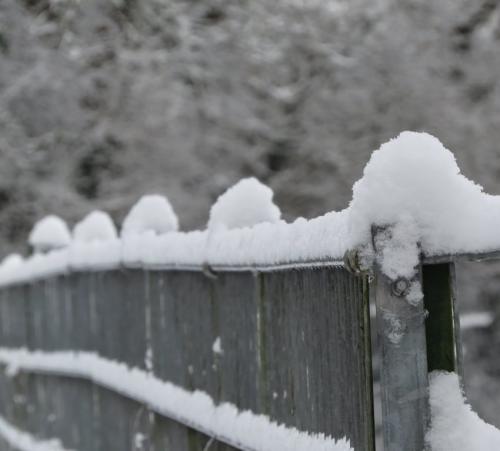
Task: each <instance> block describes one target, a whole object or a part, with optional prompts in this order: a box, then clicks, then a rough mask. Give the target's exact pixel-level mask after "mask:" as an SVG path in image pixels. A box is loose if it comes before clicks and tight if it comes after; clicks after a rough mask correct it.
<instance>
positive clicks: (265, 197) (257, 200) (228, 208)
mask: <svg viewBox="0 0 500 451" xmlns="http://www.w3.org/2000/svg"><path fill="white" fill-rule="evenodd" d="M273 195H274V193H273V191H272V189H271V188H269V187H268V186H266V185H264V184H262V183H261V182H259V181H258V180H257V179H256V178H255V177H250V178H246V179H242V180H240V181H239V182H238V183H236V185H233V186H232V187H231V188H229V189H228V190H227V191H226V192H225V193H223V194H222V195H220V196H219V198H218V199H217V201H216V202H215V204H214V205H213V206H212V208H211V210H210V219H209V220H208V228H209V229H210V230H215V229H219V228H226V229H238V228H243V227H252V226H254V225H256V224H260V223H262V222H270V223H276V222H279V221H280V218H281V211H280V209H279V208H278V207H277V206H276V205H275V204H274V203H273Z"/></svg>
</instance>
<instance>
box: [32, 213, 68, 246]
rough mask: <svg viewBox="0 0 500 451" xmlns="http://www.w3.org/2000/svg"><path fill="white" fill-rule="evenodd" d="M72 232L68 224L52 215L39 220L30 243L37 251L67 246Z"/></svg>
mask: <svg viewBox="0 0 500 451" xmlns="http://www.w3.org/2000/svg"><path fill="white" fill-rule="evenodd" d="M70 241H71V233H70V231H69V229H68V226H67V224H66V223H65V222H64V221H63V220H62V219H61V218H59V217H57V216H54V215H50V216H46V217H45V218H43V219H41V220H40V221H38V222H37V223H36V224H35V226H34V227H33V229H32V231H31V233H30V236H29V240H28V242H29V244H30V245H31V246H32V247H33V249H34V250H35V252H48V251H51V250H53V249H59V248H62V247H65V246H67V245H68V244H69V243H70Z"/></svg>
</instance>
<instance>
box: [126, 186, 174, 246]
mask: <svg viewBox="0 0 500 451" xmlns="http://www.w3.org/2000/svg"><path fill="white" fill-rule="evenodd" d="M178 229H179V221H178V219H177V216H176V214H175V212H174V210H173V208H172V206H171V205H170V202H169V201H168V199H167V198H166V197H164V196H160V195H157V194H150V195H147V196H143V197H141V199H139V201H138V202H137V203H136V204H135V205H134V206H133V207H132V208H131V209H130V212H129V213H128V215H127V216H126V218H125V219H124V221H123V225H122V231H121V235H122V236H123V237H127V236H131V235H140V234H142V233H145V232H153V233H154V234H156V235H161V234H163V233H167V232H175V231H177V230H178Z"/></svg>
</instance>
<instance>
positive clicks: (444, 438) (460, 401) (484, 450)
mask: <svg viewBox="0 0 500 451" xmlns="http://www.w3.org/2000/svg"><path fill="white" fill-rule="evenodd" d="M429 400H430V407H431V428H430V430H429V432H428V434H427V441H428V443H429V445H430V448H431V449H432V451H498V450H499V449H500V430H498V429H496V428H495V427H493V426H491V425H490V424H487V423H485V422H484V421H483V420H482V419H481V418H479V416H478V415H477V414H476V413H475V412H474V411H473V410H472V409H471V407H470V405H469V404H467V402H466V400H465V398H464V395H463V393H462V391H461V389H460V383H459V380H458V376H457V375H456V374H454V373H444V372H434V373H432V374H431V377H430V398H429Z"/></svg>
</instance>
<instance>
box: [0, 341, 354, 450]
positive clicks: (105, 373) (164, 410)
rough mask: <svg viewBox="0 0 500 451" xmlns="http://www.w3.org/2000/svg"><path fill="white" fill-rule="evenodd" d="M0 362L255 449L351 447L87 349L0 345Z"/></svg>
mask: <svg viewBox="0 0 500 451" xmlns="http://www.w3.org/2000/svg"><path fill="white" fill-rule="evenodd" d="M0 363H3V364H4V365H6V366H7V371H8V372H9V373H10V374H15V373H17V372H18V371H27V372H32V371H33V372H42V373H44V374H63V375H65V376H75V377H80V378H84V379H87V380H91V381H93V382H94V383H96V384H98V385H102V386H104V387H106V388H107V389H109V390H115V391H116V392H118V393H120V394H121V395H125V396H128V397H130V398H131V399H134V400H136V401H138V402H140V403H143V404H145V405H147V406H150V407H151V409H152V410H154V411H156V412H158V413H160V414H162V415H165V416H166V417H169V418H172V419H175V420H176V421H178V422H180V423H182V424H186V425H189V426H190V427H192V428H195V429H198V430H199V431H201V432H203V433H205V434H207V435H209V436H212V437H215V438H216V439H221V440H222V441H224V439H225V440H228V439H229V440H230V441H231V443H237V444H238V445H239V446H241V447H242V448H244V449H252V450H255V451H303V450H309V449H311V450H315V451H353V449H352V448H351V446H350V444H349V441H348V440H347V439H346V438H343V439H339V440H335V439H333V438H332V437H327V436H325V435H324V434H310V433H307V432H302V431H299V430H297V429H295V428H293V427H287V426H284V425H282V424H278V423H276V422H274V421H273V420H271V419H270V418H269V417H267V416H265V415H258V414H255V413H253V412H251V411H248V410H246V411H240V410H238V409H237V407H236V406H234V405H232V404H229V403H223V404H219V405H217V404H215V403H214V401H213V399H212V398H211V397H210V396H209V395H208V394H206V393H205V392H202V391H194V392H190V391H187V390H186V389H184V388H182V387H179V386H177V385H174V384H172V383H170V382H167V381H162V380H160V379H158V378H156V377H154V376H152V375H151V373H148V372H146V371H143V370H139V369H137V368H129V367H127V366H126V365H124V364H122V363H118V362H115V361H112V360H108V359H105V358H103V357H100V356H99V355H97V354H94V353H89V352H70V351H68V352H52V353H48V352H39V351H35V352H30V351H27V350H25V349H16V350H13V349H5V348H1V349H0Z"/></svg>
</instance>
